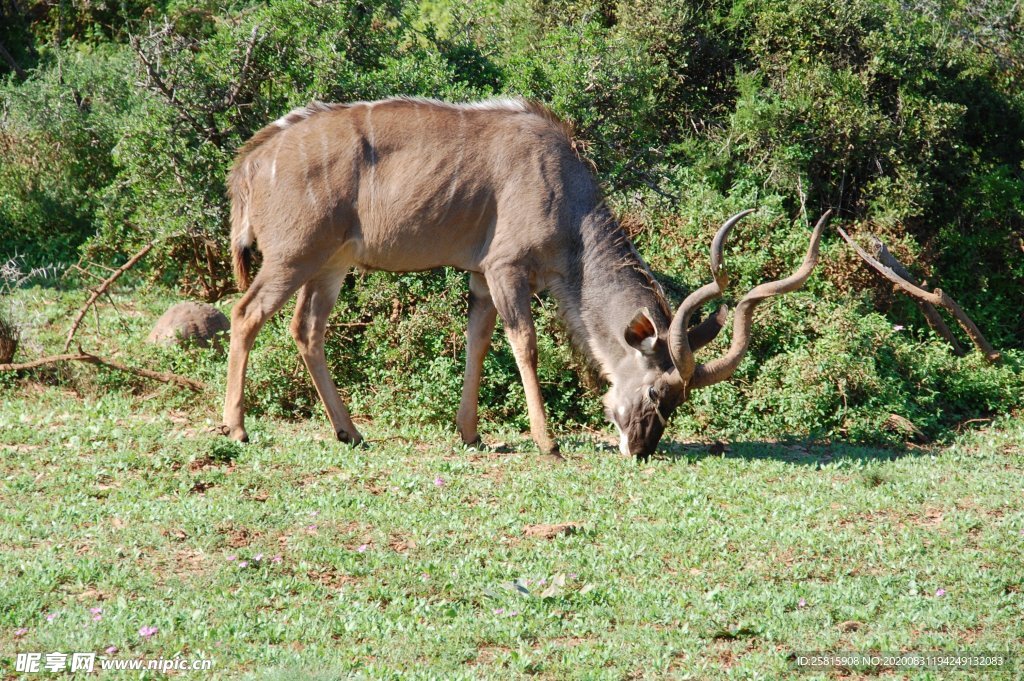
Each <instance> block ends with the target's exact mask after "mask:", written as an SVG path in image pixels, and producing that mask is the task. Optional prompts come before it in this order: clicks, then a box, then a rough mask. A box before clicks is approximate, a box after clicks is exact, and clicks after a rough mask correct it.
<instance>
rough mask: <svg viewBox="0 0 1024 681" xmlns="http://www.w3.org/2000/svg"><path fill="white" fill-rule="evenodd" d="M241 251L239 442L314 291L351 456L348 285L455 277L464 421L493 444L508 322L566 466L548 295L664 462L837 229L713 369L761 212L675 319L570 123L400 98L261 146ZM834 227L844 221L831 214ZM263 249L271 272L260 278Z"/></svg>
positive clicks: (239, 235) (235, 430) (526, 379)
mask: <svg viewBox="0 0 1024 681" xmlns="http://www.w3.org/2000/svg"><path fill="white" fill-rule="evenodd" d="M228 187H229V193H230V196H231V251H232V259H233V263H234V269H235V274H236V277H237V279H238V281H239V284H240V287H241V288H242V289H243V290H246V289H247V290H246V292H245V295H244V296H242V298H241V300H239V301H238V303H237V304H236V305H235V307H234V309H233V310H232V315H231V346H230V355H229V359H228V381H227V396H226V398H225V405H224V424H225V425H224V431H225V432H226V433H227V434H228V435H230V436H231V437H232V438H234V439H236V440H241V441H245V440H246V439H247V434H246V431H245V427H244V424H243V421H244V401H243V385H244V382H245V368H246V362H247V360H248V355H249V351H250V349H251V348H252V345H253V341H254V339H255V337H256V334H257V333H258V332H259V330H260V327H262V326H263V323H264V322H265V321H266V320H267V318H269V317H270V316H271V315H273V314H274V313H275V312H276V311H277V310H278V309H280V308H281V306H282V305H283V304H284V303H285V301H287V300H288V299H289V298H290V297H291V296H292V294H294V293H295V292H298V301H297V304H296V306H295V316H294V318H293V320H292V323H291V332H292V335H293V337H294V338H295V343H296V345H297V346H298V349H299V353H300V354H301V355H302V359H303V361H304V362H305V364H306V367H307V368H308V369H309V373H310V375H311V376H312V379H313V383H314V385H315V386H316V389H317V392H318V393H319V394H320V398H321V399H322V400H323V403H324V406H325V407H326V409H327V415H328V417H329V418H330V420H331V424H332V426H333V427H334V430H335V432H336V434H337V436H338V439H339V440H341V441H343V442H350V443H358V442H360V441H361V439H362V436H361V435H360V434H359V431H358V430H356V427H355V425H354V424H353V423H352V419H351V417H350V416H349V413H348V410H347V409H346V408H345V405H344V403H343V402H342V400H341V398H340V397H339V396H338V391H337V388H336V387H335V385H334V382H333V380H332V378H331V375H330V373H329V371H328V369H327V362H326V360H325V357H324V349H323V341H324V331H325V327H326V323H327V317H328V315H329V313H330V311H331V308H332V307H333V306H334V304H335V301H336V300H337V297H338V292H339V289H340V287H341V285H342V281H343V280H344V278H345V275H346V273H347V272H348V271H349V270H350V269H351V268H353V267H358V268H361V269H363V270H387V271H391V272H409V271H418V270H429V269H433V268H436V267H441V266H451V267H457V268H459V269H462V270H465V271H467V272H469V330H468V334H467V344H466V370H465V376H464V383H463V388H462V399H461V402H460V405H459V411H458V416H457V418H456V422H457V426H458V429H459V433H460V435H461V436H462V440H463V441H464V442H466V443H474V442H476V441H477V440H478V434H477V401H478V398H479V388H480V375H481V372H482V369H483V361H484V355H485V354H486V353H487V350H488V348H489V346H490V342H491V335H492V333H493V331H494V325H495V317H496V315H501V319H502V322H503V323H504V326H505V332H506V333H507V334H508V339H509V343H510V344H511V346H512V351H513V353H514V355H515V359H516V364H517V365H518V367H519V372H520V375H521V377H522V381H523V387H524V388H525V392H526V404H527V409H528V412H529V417H530V432H531V434H532V436H533V439H534V441H535V442H536V443H537V445H538V446H539V447H540V449H541V450H542V451H543V452H546V453H556V452H557V446H556V444H555V442H554V440H552V438H551V437H550V435H549V434H548V429H547V424H546V420H545V414H544V404H543V401H542V398H541V390H540V384H539V383H538V381H537V339H536V334H535V331H534V323H533V318H532V316H531V313H530V299H531V296H532V295H533V294H534V293H535V292H538V291H542V290H547V291H550V293H551V295H552V296H553V297H554V298H555V299H556V300H557V301H558V304H559V308H560V311H561V314H562V316H563V318H564V320H565V322H566V324H567V326H568V328H569V330H570V333H571V335H572V338H573V341H574V342H575V343H576V344H577V345H578V346H579V348H580V349H581V350H583V351H584V352H585V353H586V354H587V355H588V356H589V357H590V358H591V360H592V361H593V362H594V363H595V364H596V365H597V366H598V367H599V369H600V370H601V373H602V374H603V375H604V376H605V378H606V379H607V380H608V381H609V382H610V383H611V389H610V391H609V392H608V394H607V395H606V396H605V398H604V404H605V407H606V413H607V416H608V418H609V419H610V420H611V422H612V423H614V424H615V426H616V427H617V428H618V430H619V434H620V444H619V448H620V450H621V451H622V452H623V453H624V454H634V455H637V456H642V457H646V456H648V455H649V454H651V453H652V452H653V451H654V449H655V447H656V446H657V444H658V440H659V439H660V438H661V435H662V433H663V432H664V429H665V424H666V422H667V421H668V419H669V417H670V416H671V415H672V412H673V411H674V410H675V409H676V407H677V406H678V405H679V404H681V403H682V402H683V401H685V400H686V398H687V396H688V395H689V391H690V390H692V389H694V388H702V387H704V386H708V385H711V384H713V383H718V382H719V381H723V380H725V379H727V378H728V377H729V376H731V375H732V373H733V371H735V369H736V366H737V365H738V364H739V362H740V359H741V358H742V357H743V355H744V353H745V352H746V348H747V341H748V339H749V337H750V322H751V314H752V312H753V308H754V306H755V305H757V304H758V303H759V302H761V301H762V300H764V299H766V298H768V297H771V296H774V295H777V294H780V293H786V292H788V291H792V290H794V289H796V288H798V287H800V286H801V285H802V284H803V282H804V281H805V280H806V279H807V277H808V276H809V275H810V273H811V270H812V269H813V268H814V265H815V262H816V261H817V255H818V242H819V239H820V237H821V231H822V229H823V226H824V223H825V217H823V218H822V219H821V221H819V223H818V226H817V227H816V228H815V230H814V234H813V236H812V237H811V245H810V248H809V249H808V251H807V256H806V258H805V259H804V262H803V265H802V266H801V267H800V269H799V270H798V271H797V272H796V273H795V274H794V275H793V276H791V277H789V278H788V279H784V280H781V281H778V282H771V283H767V284H762V285H761V286H758V287H757V288H755V289H754V290H753V291H751V292H750V293H749V294H747V295H746V296H745V297H744V298H743V299H742V300H741V301H740V302H739V304H738V306H737V310H736V321H735V333H734V337H733V341H732V345H731V347H730V348H729V351H728V352H727V353H726V355H725V356H724V357H722V358H720V359H717V360H715V361H713V362H710V363H708V364H696V362H695V361H694V358H693V353H694V352H695V351H696V350H698V349H699V348H700V347H701V346H703V345H706V344H707V343H709V342H710V341H711V340H712V339H713V338H714V337H715V336H716V335H717V333H718V332H719V331H720V330H721V328H722V326H723V325H724V323H725V313H726V309H725V308H724V306H723V307H722V308H721V309H720V310H719V312H718V314H716V315H713V316H711V317H709V318H708V319H707V320H705V321H704V322H703V323H701V324H698V325H696V326H694V327H693V328H690V326H689V321H690V318H691V316H692V315H693V313H694V312H695V311H696V310H698V309H699V308H700V306H701V305H702V304H703V303H705V302H707V301H709V300H711V299H713V298H716V297H718V296H720V295H721V293H722V290H723V288H724V286H725V283H726V281H725V275H724V274H723V272H722V268H721V260H722V247H723V242H724V240H725V237H726V235H727V233H728V232H729V230H730V229H731V228H732V226H733V225H734V224H736V222H737V221H739V219H740V218H742V217H743V216H744V215H746V214H747V213H749V212H750V211H744V212H742V213H740V214H739V215H736V216H734V217H733V218H731V219H730V220H729V221H728V222H726V223H725V224H724V225H723V226H722V228H721V229H720V230H719V231H718V234H717V235H716V236H715V239H714V242H713V244H712V249H711V264H712V272H713V274H714V278H715V282H713V283H711V284H708V285H707V286H704V287H703V288H701V289H699V290H698V291H696V292H694V293H693V294H692V295H690V296H689V297H688V298H687V299H686V300H685V301H684V302H683V304H682V305H681V306H680V307H679V309H678V311H677V312H676V314H675V315H674V316H673V315H672V313H671V310H670V309H669V306H668V303H667V302H666V299H665V296H664V294H663V293H662V291H661V287H660V286H659V285H658V284H657V282H656V281H655V279H654V277H653V276H652V275H651V272H650V270H649V269H648V267H647V265H646V264H645V263H644V262H643V260H642V259H641V258H640V256H639V255H638V254H637V252H636V249H635V248H634V247H633V245H632V244H631V243H630V241H629V239H628V238H627V237H626V235H625V233H624V232H623V230H622V229H621V228H620V227H619V225H618V223H617V222H616V220H615V219H614V217H613V216H612V215H611V213H610V212H609V210H608V208H607V207H606V205H605V203H604V202H603V200H602V198H601V194H600V192H599V189H598V185H597V182H596V181H595V179H594V176H593V175H592V173H591V172H590V170H589V169H588V167H587V164H586V163H584V162H583V161H581V160H580V158H579V157H578V155H577V153H576V151H575V150H574V145H573V141H572V137H571V133H570V131H569V129H568V127H567V126H566V125H565V124H563V123H562V122H561V121H560V120H559V119H558V118H557V117H556V116H555V115H554V114H552V113H551V112H550V111H549V110H548V109H546V108H544V107H543V106H542V105H540V104H537V103H534V102H529V101H523V100H518V99H496V100H490V101H484V102H479V103H474V104H447V103H443V102H439V101H434V100H426V99H412V98H395V99H387V100H383V101H378V102H358V103H355V104H320V103H315V104H311V105H310V106H307V107H304V108H300V109H296V110H295V111H292V112H291V113H289V114H287V115H286V116H284V117H282V118H281V119H279V120H277V121H276V122H274V123H272V124H270V125H268V126H267V127H265V128H263V129H262V130H260V131H259V132H257V133H256V134H255V135H254V136H253V137H252V139H250V140H249V141H248V142H247V143H246V144H245V146H243V147H242V149H241V151H240V152H239V153H238V157H237V159H236V161H235V164H234V167H233V168H232V170H231V173H230V175H229V178H228ZM826 217H827V214H826ZM254 241H255V243H256V244H257V245H258V247H259V249H260V251H261V252H262V254H263V264H262V266H261V267H260V269H259V272H258V273H257V274H256V276H255V277H252V276H251V270H252V265H251V263H252V254H253V248H254Z"/></svg>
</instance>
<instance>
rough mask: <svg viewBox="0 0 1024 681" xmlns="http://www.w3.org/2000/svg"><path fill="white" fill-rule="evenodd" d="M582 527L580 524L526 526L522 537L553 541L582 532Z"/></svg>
mask: <svg viewBox="0 0 1024 681" xmlns="http://www.w3.org/2000/svg"><path fill="white" fill-rule="evenodd" d="M583 530H584V525H583V523H581V522H569V523H556V524H554V525H544V524H541V525H527V526H526V527H525V528H523V535H524V536H527V537H539V538H540V539H554V538H555V537H562V536H569V535H573V534H576V533H578V532H582V531H583Z"/></svg>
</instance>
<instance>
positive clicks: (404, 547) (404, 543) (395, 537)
mask: <svg viewBox="0 0 1024 681" xmlns="http://www.w3.org/2000/svg"><path fill="white" fill-rule="evenodd" d="M388 548H390V549H391V550H392V551H395V552H397V553H408V552H409V551H410V550H411V549H414V548H416V542H414V541H413V540H412V538H410V537H403V536H402V535H400V534H392V535H391V536H390V537H389V538H388Z"/></svg>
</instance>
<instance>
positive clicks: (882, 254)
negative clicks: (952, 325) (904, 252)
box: [871, 236, 964, 357]
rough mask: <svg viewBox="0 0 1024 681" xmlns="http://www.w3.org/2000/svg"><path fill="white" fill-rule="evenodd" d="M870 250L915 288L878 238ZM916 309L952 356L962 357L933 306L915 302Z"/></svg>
mask: <svg viewBox="0 0 1024 681" xmlns="http://www.w3.org/2000/svg"><path fill="white" fill-rule="evenodd" d="M871 250H873V251H874V255H875V257H876V258H878V262H880V263H882V264H883V265H885V266H886V267H889V268H891V269H892V271H893V272H895V273H896V274H897V275H899V276H900V277H902V278H903V279H905V280H906V281H908V282H909V283H911V284H913V285H914V286H917V281H915V280H914V277H913V276H911V274H910V272H909V271H907V268H906V267H904V266H903V263H901V262H900V261H899V260H897V259H896V256H894V255H893V254H892V253H890V252H889V249H888V248H886V246H885V244H884V243H882V240H881V239H879V238H878V237H875V236H872V237H871ZM916 302H917V305H918V307H920V308H921V312H922V313H923V314H924V318H925V320H926V321H927V322H928V326H930V327H932V328H933V329H935V332H936V333H937V334H939V335H940V336H942V337H943V338H945V339H946V341H947V342H948V343H949V344H950V345H952V346H953V354H955V355H956V356H957V357H963V356H964V349H963V348H962V347H961V346H960V342H959V341H958V340H957V339H956V336H954V335H953V332H952V331H950V330H949V327H948V326H946V322H944V321H942V317H941V316H939V311H938V310H936V309H935V306H934V305H932V304H931V303H929V302H928V301H926V300H917V301H916Z"/></svg>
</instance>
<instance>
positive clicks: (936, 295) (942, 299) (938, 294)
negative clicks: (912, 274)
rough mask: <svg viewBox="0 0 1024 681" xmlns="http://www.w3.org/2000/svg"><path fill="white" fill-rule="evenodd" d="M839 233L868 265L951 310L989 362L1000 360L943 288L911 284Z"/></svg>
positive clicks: (903, 287)
mask: <svg viewBox="0 0 1024 681" xmlns="http://www.w3.org/2000/svg"><path fill="white" fill-rule="evenodd" d="M839 235H840V236H842V237H843V240H844V241H846V243H848V244H849V245H850V246H851V247H852V248H853V250H855V251H857V255H859V256H860V257H861V259H862V260H863V261H864V262H866V263H867V264H868V265H870V266H871V267H872V268H874V269H875V271H877V272H878V273H879V274H881V275H882V276H883V277H885V278H886V279H888V280H889V281H891V282H892V283H894V284H896V286H897V287H899V288H900V289H901V290H903V292H904V293H906V294H907V295H909V296H912V297H914V298H917V299H918V300H923V301H925V302H927V303H930V304H932V305H938V306H941V307H944V308H946V309H947V310H948V311H949V312H950V314H952V315H953V316H954V317H955V318H956V321H957V322H958V323H959V324H960V326H961V328H963V330H964V331H965V332H966V333H967V335H968V336H970V338H971V340H972V341H973V342H974V345H975V347H977V348H978V351H979V352H981V354H982V355H983V356H984V357H985V359H986V360H987V361H989V362H997V361H999V358H1000V355H999V353H998V352H996V350H995V349H994V348H993V347H992V346H991V345H989V342H988V341H987V340H985V337H984V336H983V335H982V334H981V331H980V330H979V329H978V327H977V325H976V324H975V323H974V322H973V321H972V320H971V318H970V317H968V316H967V314H966V313H965V312H964V311H963V310H962V309H961V308H960V306H959V305H957V303H956V301H955V300H953V299H952V298H950V297H949V295H948V294H946V293H945V292H943V291H942V289H938V288H937V289H935V291H933V292H932V293H929V292H928V291H925V290H924V289H922V288H920V287H918V286H915V285H914V284H911V283H910V282H909V281H907V280H906V279H904V278H902V277H900V276H899V275H898V274H896V272H894V271H893V269H892V268H891V267H887V266H886V265H883V264H882V263H880V262H878V260H876V259H875V258H873V257H872V256H871V255H869V254H868V253H867V251H865V250H864V249H863V248H861V247H860V246H859V245H858V244H857V242H855V241H854V240H853V239H852V238H850V235H849V234H847V233H846V232H845V231H843V230H842V229H839Z"/></svg>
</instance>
